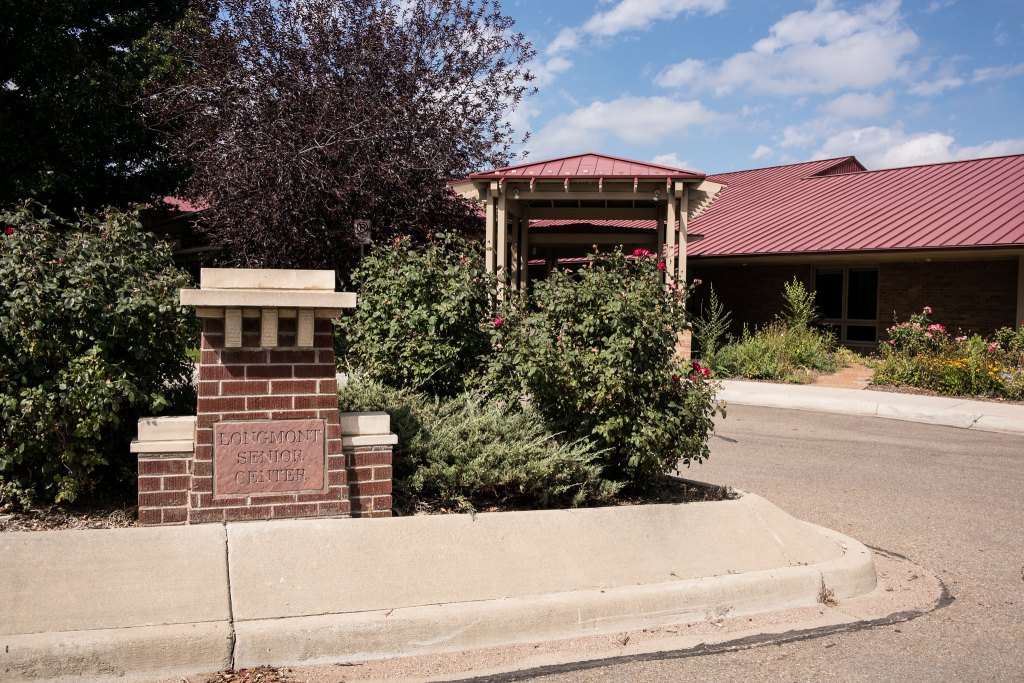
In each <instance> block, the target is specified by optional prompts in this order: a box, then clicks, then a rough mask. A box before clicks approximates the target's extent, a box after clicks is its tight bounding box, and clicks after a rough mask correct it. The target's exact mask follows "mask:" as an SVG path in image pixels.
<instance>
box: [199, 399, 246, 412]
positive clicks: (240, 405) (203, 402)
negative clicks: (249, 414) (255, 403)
mask: <svg viewBox="0 0 1024 683" xmlns="http://www.w3.org/2000/svg"><path fill="white" fill-rule="evenodd" d="M196 406H197V408H198V410H199V412H200V413H227V412H232V411H238V410H245V399H244V398H240V397H238V396H232V397H230V398H200V399H198V400H197V401H196Z"/></svg>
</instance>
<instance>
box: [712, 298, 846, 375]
mask: <svg viewBox="0 0 1024 683" xmlns="http://www.w3.org/2000/svg"><path fill="white" fill-rule="evenodd" d="M814 296H815V295H814V292H813V291H812V292H809V291H807V289H806V288H805V287H804V285H803V284H802V283H801V282H800V281H799V280H797V279H796V278H793V279H792V280H791V281H790V282H787V283H785V285H784V286H783V293H782V300H783V310H782V312H781V313H780V314H779V315H777V316H776V319H775V320H774V321H773V322H770V323H768V324H766V325H764V326H763V327H760V328H758V329H756V330H753V331H751V330H750V329H749V328H748V327H746V326H744V327H743V334H742V335H741V336H740V338H739V339H737V340H735V341H733V342H732V343H730V344H726V345H725V346H723V347H722V348H720V349H718V350H717V351H716V353H715V355H714V356H713V357H712V358H710V359H708V362H709V363H711V365H712V367H714V368H715V370H716V371H717V372H719V373H721V374H722V375H725V376H733V375H735V376H739V377H748V378H750V379H768V380H774V381H781V382H794V383H803V382H808V381H810V379H811V376H812V375H813V374H814V373H817V372H835V371H836V370H837V369H839V368H841V367H846V366H847V365H849V364H850V362H851V361H852V360H853V359H854V358H855V356H854V355H853V354H852V353H850V352H848V351H846V350H845V349H841V348H840V347H839V346H838V344H837V342H836V338H835V335H834V334H832V333H831V332H828V331H825V330H821V329H818V328H817V327H814V326H812V325H811V323H812V322H814V321H815V320H816V319H817V318H818V311H817V309H816V308H815V305H814Z"/></svg>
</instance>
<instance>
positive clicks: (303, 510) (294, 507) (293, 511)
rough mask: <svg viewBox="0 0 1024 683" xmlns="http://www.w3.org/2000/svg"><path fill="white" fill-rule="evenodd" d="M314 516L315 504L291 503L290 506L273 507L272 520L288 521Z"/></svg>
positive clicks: (315, 511) (315, 512)
mask: <svg viewBox="0 0 1024 683" xmlns="http://www.w3.org/2000/svg"><path fill="white" fill-rule="evenodd" d="M316 514H317V504H316V503H310V504H307V505H302V504H295V503H293V504H291V505H275V506H274V519H288V518H291V517H313V516H315V515H316Z"/></svg>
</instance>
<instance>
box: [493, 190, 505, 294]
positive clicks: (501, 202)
mask: <svg viewBox="0 0 1024 683" xmlns="http://www.w3.org/2000/svg"><path fill="white" fill-rule="evenodd" d="M505 204H506V199H505V193H504V192H502V193H501V194H499V195H498V211H497V218H496V220H497V226H496V228H497V229H496V231H495V233H496V234H495V239H494V254H495V256H497V262H496V264H495V265H496V272H497V273H498V296H499V297H500V296H501V295H502V291H503V290H504V288H505V284H506V283H507V282H508V209H507V208H506V206H505Z"/></svg>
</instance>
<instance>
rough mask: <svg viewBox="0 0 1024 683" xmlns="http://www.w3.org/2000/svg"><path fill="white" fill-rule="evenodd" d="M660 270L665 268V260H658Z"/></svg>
mask: <svg viewBox="0 0 1024 683" xmlns="http://www.w3.org/2000/svg"><path fill="white" fill-rule="evenodd" d="M658 270H665V262H664V261H658Z"/></svg>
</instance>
